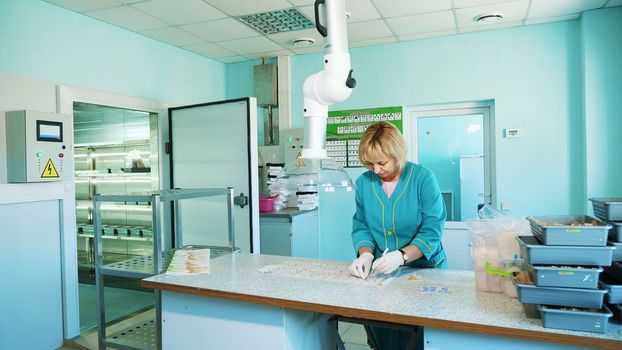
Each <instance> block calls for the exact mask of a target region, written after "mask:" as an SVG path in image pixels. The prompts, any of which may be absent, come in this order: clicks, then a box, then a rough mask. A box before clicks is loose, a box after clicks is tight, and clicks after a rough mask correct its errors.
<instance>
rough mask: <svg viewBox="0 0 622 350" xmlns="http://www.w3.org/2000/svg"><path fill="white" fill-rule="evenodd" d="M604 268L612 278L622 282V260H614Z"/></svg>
mask: <svg viewBox="0 0 622 350" xmlns="http://www.w3.org/2000/svg"><path fill="white" fill-rule="evenodd" d="M603 269H604V270H605V274H606V275H607V276H609V277H611V279H612V280H614V281H616V282H622V262H620V261H614V262H612V263H611V266H606V267H604V268H603Z"/></svg>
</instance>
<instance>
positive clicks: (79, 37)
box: [0, 0, 225, 104]
mask: <svg viewBox="0 0 622 350" xmlns="http://www.w3.org/2000/svg"><path fill="white" fill-rule="evenodd" d="M0 33H2V35H0V71H1V72H5V73H11V74H17V75H24V76H30V77H35V78H39V79H45V80H51V81H55V82H59V83H62V84H68V85H74V86H80V87H84V88H90V89H95V90H101V91H110V92H115V93H118V94H124V95H130V96H139V97H146V98H151V99H158V100H163V101H170V102H176V103H182V104H191V103H200V102H207V101H213V100H221V99H223V98H224V96H225V65H224V64H223V63H220V62H216V61H214V60H211V59H208V58H205V57H202V56H199V55H196V54H193V53H191V52H188V51H185V50H182V49H178V48H175V47H173V46H170V45H167V44H164V43H161V42H158V41H155V40H153V39H150V38H147V37H144V36H142V35H138V34H134V33H131V32H128V31H126V30H123V29H120V28H117V27H114V26H111V25H109V24H106V23H103V22H100V21H97V20H94V19H92V18H89V17H86V16H83V15H79V14H77V13H73V12H70V11H67V10H65V9H62V8H60V7H57V6H54V5H51V4H48V3H46V2H43V1H39V0H2V1H0Z"/></svg>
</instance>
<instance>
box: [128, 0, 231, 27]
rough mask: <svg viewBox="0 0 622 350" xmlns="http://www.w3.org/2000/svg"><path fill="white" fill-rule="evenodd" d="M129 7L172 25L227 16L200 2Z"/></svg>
mask: <svg viewBox="0 0 622 350" xmlns="http://www.w3.org/2000/svg"><path fill="white" fill-rule="evenodd" d="M131 6H132V7H134V8H137V9H139V10H140V11H143V12H145V13H147V14H149V15H151V16H153V17H156V18H159V19H161V20H163V21H165V22H168V23H170V24H174V25H180V24H188V23H196V22H203V21H210V20H214V19H219V18H224V17H226V16H227V15H225V14H224V13H222V12H220V11H218V10H217V9H215V8H213V7H212V6H210V5H208V4H206V3H204V2H203V1H201V0H150V1H145V2H140V3H137V4H134V5H131Z"/></svg>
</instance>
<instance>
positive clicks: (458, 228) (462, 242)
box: [441, 222, 473, 270]
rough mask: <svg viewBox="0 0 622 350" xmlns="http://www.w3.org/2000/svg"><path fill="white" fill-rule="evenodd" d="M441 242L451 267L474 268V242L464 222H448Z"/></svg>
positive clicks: (448, 265) (456, 268)
mask: <svg viewBox="0 0 622 350" xmlns="http://www.w3.org/2000/svg"><path fill="white" fill-rule="evenodd" d="M441 242H442V243H443V248H444V249H445V255H446V256H447V267H448V268H449V269H451V270H473V257H472V250H473V243H472V242H471V234H470V232H469V230H467V228H466V225H465V224H464V222H446V223H445V227H444V228H443V237H442V239H441Z"/></svg>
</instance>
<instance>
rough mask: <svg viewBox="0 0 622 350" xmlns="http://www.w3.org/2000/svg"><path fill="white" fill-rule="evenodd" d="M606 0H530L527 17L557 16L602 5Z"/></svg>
mask: <svg viewBox="0 0 622 350" xmlns="http://www.w3.org/2000/svg"><path fill="white" fill-rule="evenodd" d="M606 1H607V0H531V6H529V13H528V15H527V18H529V19H532V18H544V17H557V16H563V15H569V14H573V13H579V12H581V11H585V10H591V9H596V8H600V7H602V6H603V5H604V4H605V2H606Z"/></svg>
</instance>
